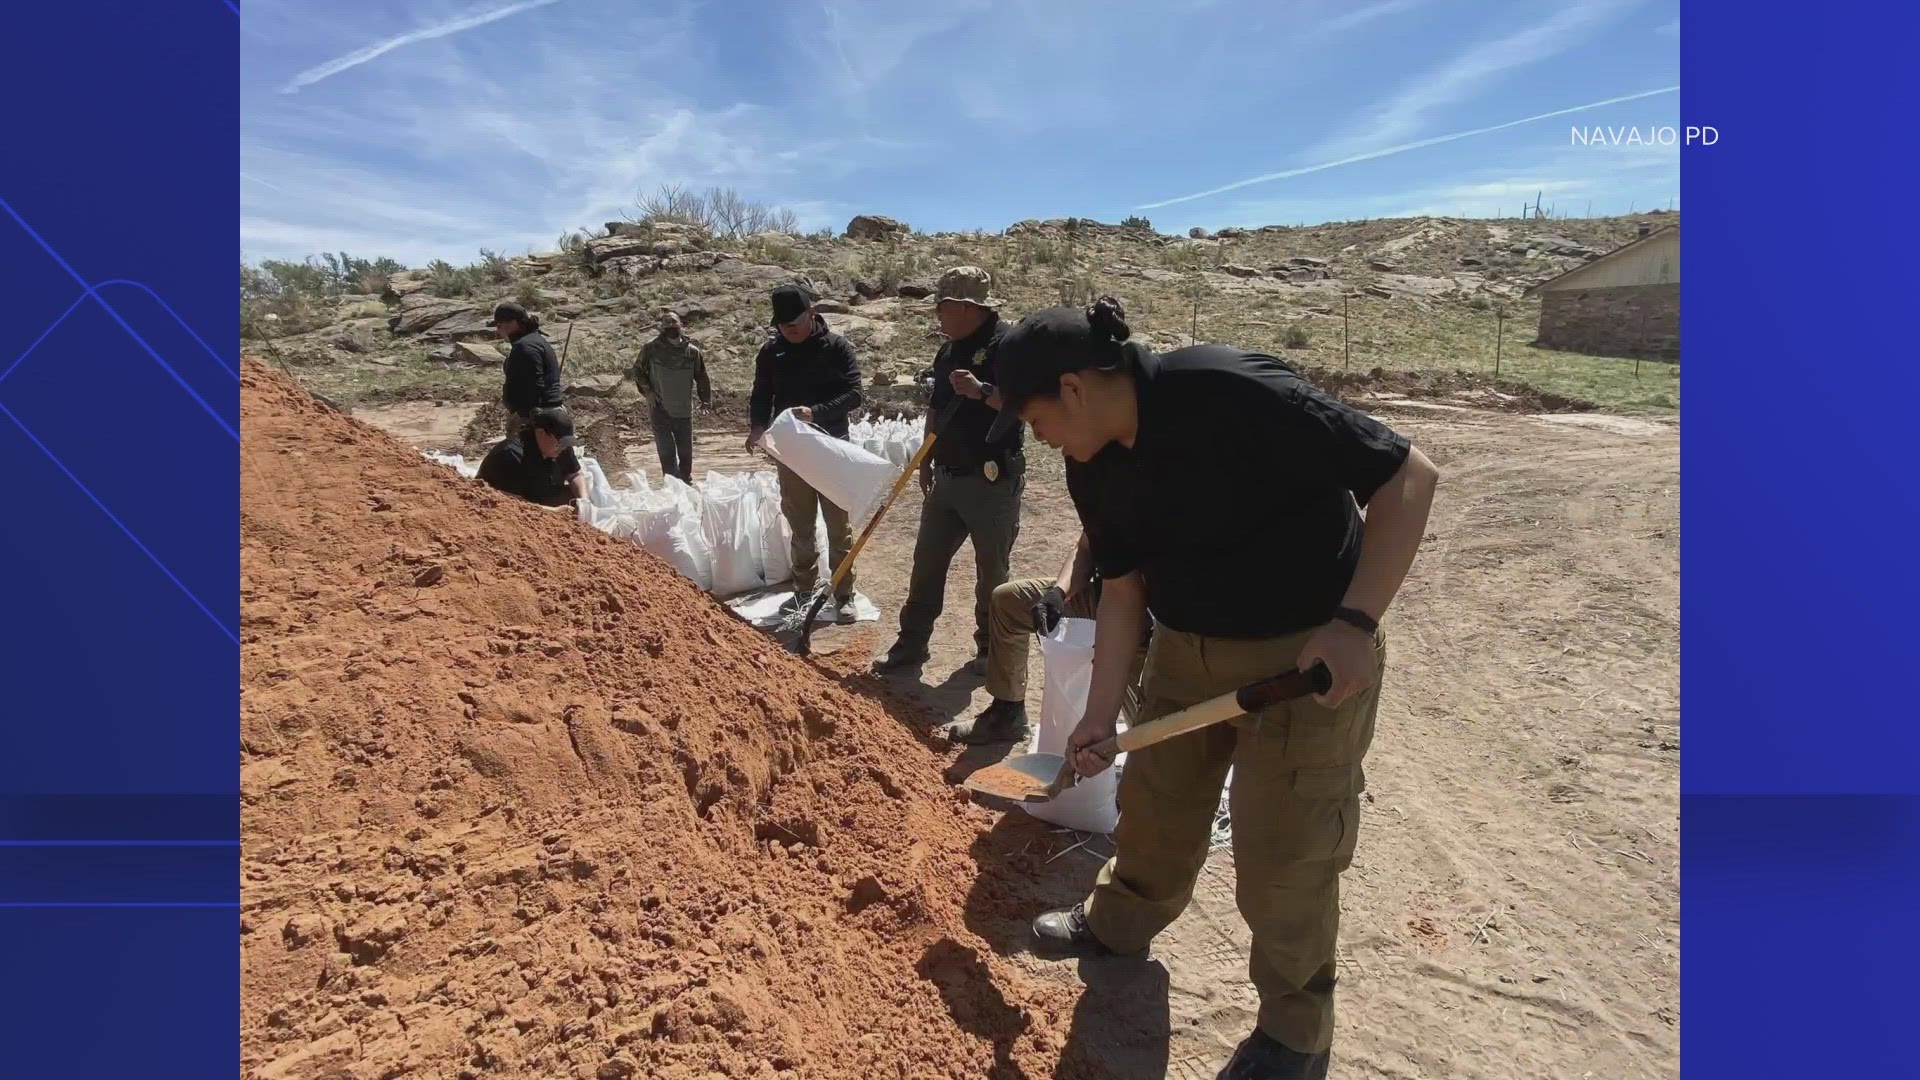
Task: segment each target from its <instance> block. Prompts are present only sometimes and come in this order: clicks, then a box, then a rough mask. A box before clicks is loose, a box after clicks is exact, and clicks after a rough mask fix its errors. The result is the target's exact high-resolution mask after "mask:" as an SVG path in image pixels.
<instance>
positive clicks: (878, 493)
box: [761, 409, 900, 529]
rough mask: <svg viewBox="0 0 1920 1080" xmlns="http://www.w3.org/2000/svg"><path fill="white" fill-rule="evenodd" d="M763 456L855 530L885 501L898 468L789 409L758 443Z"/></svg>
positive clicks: (777, 418)
mask: <svg viewBox="0 0 1920 1080" xmlns="http://www.w3.org/2000/svg"><path fill="white" fill-rule="evenodd" d="M761 446H762V447H763V448H765V450H766V451H767V454H768V456H770V457H772V458H773V459H774V460H775V461H778V462H779V463H780V464H782V465H785V466H786V467H787V468H788V469H791V470H792V471H793V472H794V473H795V474H797V475H798V476H799V477H800V478H801V479H802V480H805V481H806V482H807V484H808V485H809V486H811V487H812V488H813V489H814V490H815V491H818V492H819V493H820V496H821V497H822V498H824V499H826V500H827V501H828V502H830V503H832V504H833V505H835V506H837V507H839V508H840V509H842V510H845V511H846V512H847V516H848V517H849V518H850V519H851V520H852V521H853V527H854V528H855V529H859V528H860V527H861V526H863V525H865V524H866V521H867V518H868V517H870V516H871V515H872V514H873V511H874V510H875V509H877V508H878V507H879V505H880V501H881V500H882V499H884V498H886V494H887V489H888V488H889V487H891V486H892V485H893V481H894V478H895V477H896V476H898V475H899V473H900V467H899V466H898V465H895V464H893V463H892V462H891V461H889V460H888V459H886V458H884V457H877V456H875V455H873V454H869V453H867V451H866V450H864V449H862V448H860V447H858V446H855V445H854V444H853V443H851V442H848V441H847V440H845V439H836V438H834V437H833V436H831V435H828V434H827V433H826V432H825V431H822V430H821V429H820V428H818V427H815V426H814V425H812V424H808V423H802V422H800V421H799V420H796V419H794V417H793V410H791V409H789V410H787V411H786V412H783V413H781V414H780V415H779V416H777V417H775V418H774V421H773V423H772V425H770V426H769V427H768V428H767V433H766V436H765V437H764V438H763V439H762V441H761Z"/></svg>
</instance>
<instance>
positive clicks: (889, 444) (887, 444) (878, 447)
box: [847, 416, 927, 469]
mask: <svg viewBox="0 0 1920 1080" xmlns="http://www.w3.org/2000/svg"><path fill="white" fill-rule="evenodd" d="M926 434H927V425H926V421H924V420H921V419H919V418H917V417H911V416H909V417H899V416H895V417H891V418H888V419H881V420H861V421H859V422H858V423H855V424H853V425H851V426H849V428H848V429H847V435H848V441H850V442H852V443H853V444H854V445H855V446H858V447H859V448H861V449H862V450H865V451H866V452H867V453H869V454H872V455H873V456H875V457H879V458H885V459H886V460H887V461H890V462H892V463H893V467H894V468H896V469H904V468H906V467H907V462H909V461H912V460H913V455H914V454H915V453H917V452H918V451H919V449H920V443H921V441H922V440H923V439H925V438H926Z"/></svg>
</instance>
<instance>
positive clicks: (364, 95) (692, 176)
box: [241, 7, 891, 263]
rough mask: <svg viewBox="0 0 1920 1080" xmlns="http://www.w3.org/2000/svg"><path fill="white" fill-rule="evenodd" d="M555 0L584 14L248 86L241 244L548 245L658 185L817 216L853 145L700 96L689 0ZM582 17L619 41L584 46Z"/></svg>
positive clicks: (463, 249)
mask: <svg viewBox="0 0 1920 1080" xmlns="http://www.w3.org/2000/svg"><path fill="white" fill-rule="evenodd" d="M557 10H558V11H560V12H562V13H565V14H568V18H570V19H573V20H575V21H574V22H573V24H571V25H566V24H563V25H558V26H555V25H550V24H549V23H547V22H546V21H536V22H534V23H531V24H529V26H528V27H527V28H525V30H524V32H522V33H519V34H516V35H515V36H514V37H513V39H512V40H511V41H510V42H499V41H493V42H488V41H486V40H483V39H482V38H481V37H479V36H476V37H472V38H464V39H463V38H445V37H443V38H440V39H435V40H429V41H422V42H419V43H416V44H415V45H414V46H413V48H412V49H410V50H409V52H408V54H407V60H408V62H407V63H405V64H385V65H377V66H375V67H370V68H367V69H366V73H365V76H364V77H363V78H361V79H359V80H356V81H355V82H354V83H353V84H351V85H350V86H349V85H342V86H341V87H336V88H330V92H329V93H327V94H325V95H312V96H309V95H281V94H275V93H271V92H265V93H261V92H255V93H253V94H251V95H249V96H247V97H245V98H243V129H242V144H241V165H242V169H243V170H244V175H245V177H246V178H247V179H248V180H249V181H251V183H244V184H242V186H241V192H242V202H241V209H242V224H241V239H242V246H243V247H244V248H245V249H246V251H247V252H248V254H249V255H250V256H251V257H256V258H260V257H267V258H283V257H294V258H297V257H300V256H303V255H305V254H307V253H309V252H313V251H319V250H331V251H338V250H342V249H343V248H344V249H345V250H349V251H352V252H354V253H356V254H363V255H368V256H372V255H382V254H390V255H393V256H394V257H396V258H400V259H402V260H403V261H406V262H409V263H417V262H420V261H424V260H427V259H431V258H436V257H437V258H446V259H448V260H450V261H456V262H459V261H466V260H471V259H472V258H473V256H474V254H475V251H476V250H477V249H478V248H479V247H480V246H483V245H484V246H487V247H490V248H499V249H506V250H520V249H523V248H525V247H528V246H533V247H538V248H544V247H547V246H550V245H551V244H552V243H553V241H554V239H555V238H556V237H557V236H558V235H559V234H560V233H562V232H564V231H567V230H571V229H574V228H577V227H581V226H587V227H592V226H597V225H599V224H600V223H601V222H603V221H607V220H613V219H617V218H619V217H622V216H623V215H624V214H625V213H627V212H630V211H631V210H632V209H633V207H634V204H635V202H636V199H637V198H638V196H639V195H640V194H641V193H642V192H643V191H651V190H654V189H655V188H657V187H658V186H660V185H662V184H679V185H683V186H687V187H692V188H696V189H700V188H706V187H712V186H730V187H735V188H737V189H739V190H740V191H741V192H742V193H743V194H745V195H747V196H748V197H749V198H753V199H756V200H762V201H767V202H772V203H776V204H779V205H783V206H796V207H797V206H798V205H799V204H802V203H804V204H807V205H808V206H809V208H810V210H811V212H812V213H813V215H815V217H817V215H818V209H817V204H818V202H819V192H818V188H817V186H816V185H818V184H820V183H822V182H823V181H826V180H830V178H831V177H833V176H835V175H837V174H838V173H839V172H841V171H843V170H844V169H846V168H847V167H848V163H849V162H848V155H847V154H845V153H839V154H838V157H837V159H836V151H837V150H839V149H841V147H842V144H841V143H840V142H837V141H836V140H834V139H831V138H826V137H822V136H821V135H820V134H819V133H818V132H815V131H811V130H807V129H806V128H803V127H796V126H795V125H793V124H792V123H791V118H789V117H774V116H769V115H767V114H766V113H765V112H764V111H763V110H760V109H758V108H756V107H753V106H751V105H747V104H743V103H740V102H737V101H731V100H728V99H726V98H724V97H723V98H720V99H719V100H713V99H712V98H711V97H707V98H703V97H701V96H699V94H698V90H699V89H700V87H699V84H698V80H697V77H698V76H700V75H701V74H703V73H704V72H706V71H707V70H709V68H710V57H709V56H708V55H707V54H708V53H709V52H710V51H711V49H712V48H713V47H714V43H711V42H702V41H701V40H699V39H698V38H697V37H696V36H695V35H693V34H692V33H691V28H690V21H691V20H690V18H689V9H688V8H685V7H681V8H667V9H665V10H648V11H644V12H637V11H633V10H631V9H623V10H625V11H626V14H625V17H623V18H620V19H615V20H612V21H608V20H607V18H606V15H605V13H604V12H592V13H587V12H581V13H579V14H577V15H574V14H571V13H570V9H568V8H561V9H557ZM586 28H591V29H592V30H593V31H594V32H595V33H596V34H597V35H599V37H596V38H595V39H594V40H596V41H598V40H602V39H605V40H617V41H619V42H620V44H619V47H618V48H616V49H606V48H593V47H589V46H587V45H583V43H582V37H581V33H582V30H583V29H586ZM650 76H651V77H650ZM663 78H668V79H673V80H674V81H675V82H676V83H677V84H678V88H675V89H669V88H667V87H666V86H663V85H661V84H660V83H659V82H657V81H655V80H656V79H663ZM257 81H258V80H256V82H257ZM267 85H268V86H271V85H273V84H272V83H268V84H267ZM721 89H723V88H721ZM890 152H891V151H888V150H886V149H884V148H876V147H869V148H867V149H865V150H864V151H863V156H864V157H865V158H867V159H872V158H873V157H875V156H877V155H884V154H887V153H890ZM788 195H791V196H792V197H791V198H788V197H785V196H788ZM796 213H799V210H798V209H797V208H796ZM800 216H802V217H803V219H806V218H807V217H808V215H806V214H801V215H800Z"/></svg>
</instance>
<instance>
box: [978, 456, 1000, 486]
mask: <svg viewBox="0 0 1920 1080" xmlns="http://www.w3.org/2000/svg"><path fill="white" fill-rule="evenodd" d="M980 472H981V474H982V475H984V476H985V477H986V478H987V483H989V484H991V483H993V482H994V481H995V480H998V479H1000V463H999V462H997V461H989V462H987V463H986V464H985V465H982V466H981V467H980Z"/></svg>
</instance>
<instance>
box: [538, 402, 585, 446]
mask: <svg viewBox="0 0 1920 1080" xmlns="http://www.w3.org/2000/svg"><path fill="white" fill-rule="evenodd" d="M527 426H528V427H533V428H539V429H540V430H542V431H544V432H546V433H547V434H549V435H551V436H553V437H554V438H556V439H558V440H560V445H561V446H572V445H573V444H574V437H573V414H572V413H570V412H568V411H567V407H566V406H564V405H555V406H553V407H552V408H547V409H535V410H533V412H532V413H531V414H530V415H529V416H528V417H527Z"/></svg>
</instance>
